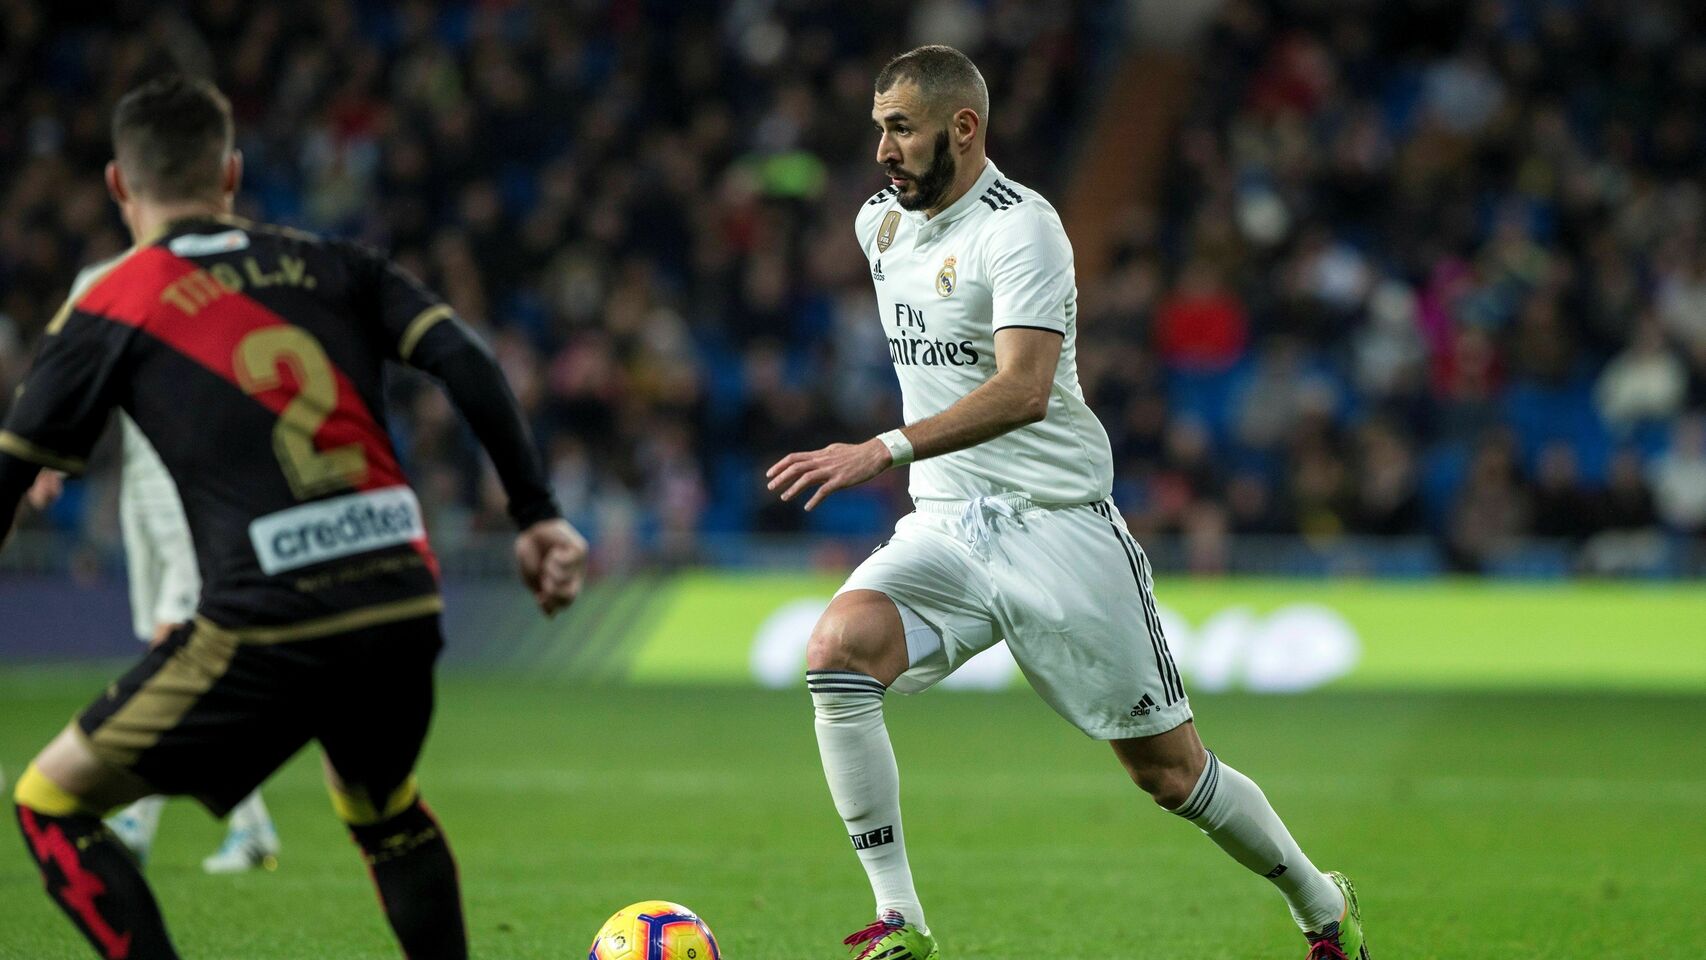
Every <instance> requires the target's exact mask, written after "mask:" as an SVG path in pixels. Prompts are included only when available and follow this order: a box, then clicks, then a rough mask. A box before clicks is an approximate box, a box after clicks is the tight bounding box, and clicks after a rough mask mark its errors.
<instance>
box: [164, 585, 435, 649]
mask: <svg viewBox="0 0 1706 960" xmlns="http://www.w3.org/2000/svg"><path fill="white" fill-rule="evenodd" d="M443 609H444V598H443V597H441V596H439V595H438V594H436V593H429V594H426V595H424V596H419V597H410V598H409V599H407V600H393V601H392V602H390V603H376V604H374V605H373V606H371V607H358V608H356V609H354V610H345V611H344V612H343V613H334V614H332V615H331V616H329V617H320V618H318V619H315V620H302V621H299V622H297V623H283V624H279V625H278V626H274V627H222V626H220V625H219V624H217V623H214V622H213V621H212V620H209V619H207V618H206V617H196V618H195V625H196V632H198V633H200V632H202V631H206V632H208V633H218V634H221V635H224V636H227V637H231V638H233V639H234V640H236V641H237V642H238V643H288V642H290V641H292V640H313V639H315V638H317V637H329V636H331V635H333V634H336V633H348V632H350V631H351V630H360V629H362V628H363V627H377V626H380V625H382V624H387V623H395V622H396V621H398V620H412V619H414V618H416V617H424V616H427V615H428V614H433V613H438V612H440V611H442V610H443Z"/></svg>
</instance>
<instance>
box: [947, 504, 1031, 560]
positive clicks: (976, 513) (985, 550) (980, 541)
mask: <svg viewBox="0 0 1706 960" xmlns="http://www.w3.org/2000/svg"><path fill="white" fill-rule="evenodd" d="M997 517H999V518H1002V519H1007V520H1018V518H1019V511H1018V510H1016V509H1014V507H1013V505H1012V504H1011V503H1008V502H1007V501H1006V500H1003V499H1001V498H999V497H973V498H972V499H970V500H967V501H966V506H965V509H964V510H962V511H960V529H961V530H962V531H963V532H964V535H965V538H966V543H967V544H969V545H970V546H971V548H972V549H973V550H976V551H977V552H979V553H981V554H983V555H984V556H988V555H989V546H990V545H991V544H993V543H994V542H995V519H996V518H997ZM1019 523H1020V525H1021V526H1022V525H1023V524H1024V521H1023V520H1019Z"/></svg>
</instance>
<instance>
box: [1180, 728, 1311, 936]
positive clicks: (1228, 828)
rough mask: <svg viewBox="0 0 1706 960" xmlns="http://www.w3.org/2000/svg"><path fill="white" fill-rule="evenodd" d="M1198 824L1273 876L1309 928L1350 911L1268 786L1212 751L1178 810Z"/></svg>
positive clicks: (1250, 865)
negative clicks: (1294, 836)
mask: <svg viewBox="0 0 1706 960" xmlns="http://www.w3.org/2000/svg"><path fill="white" fill-rule="evenodd" d="M1173 812H1174V813H1176V814H1178V815H1179V816H1181V817H1184V818H1185V819H1186V820H1189V821H1191V822H1192V823H1194V824H1196V825H1197V827H1198V828H1200V829H1201V830H1202V832H1203V833H1205V834H1207V835H1208V838H1209V839H1210V840H1213V841H1214V842H1215V843H1217V844H1219V845H1220V848H1221V849H1222V850H1225V851H1226V852H1227V853H1229V854H1231V855H1232V859H1234V860H1236V861H1238V862H1239V863H1241V864H1243V865H1244V866H1245V867H1246V868H1248V869H1249V870H1251V871H1253V872H1255V873H1258V874H1260V875H1262V876H1264V877H1266V878H1267V879H1268V880H1270V881H1272V882H1273V885H1274V886H1276V887H1278V888H1279V891H1280V893H1281V894H1282V895H1283V896H1284V897H1285V902H1286V905H1287V906H1289V907H1290V908H1291V916H1292V919H1293V920H1296V921H1297V925H1298V926H1299V927H1302V928H1303V930H1304V931H1305V932H1310V933H1313V932H1319V931H1320V930H1321V929H1322V928H1323V927H1325V926H1326V925H1327V924H1329V923H1332V922H1333V921H1335V920H1338V919H1339V918H1340V917H1341V916H1343V915H1344V912H1345V897H1344V894H1342V893H1340V892H1339V888H1338V886H1337V885H1336V884H1334V883H1333V881H1332V880H1329V879H1328V878H1327V877H1326V875H1325V874H1323V873H1322V872H1321V871H1319V870H1317V869H1315V865H1314V864H1313V863H1310V862H1309V858H1308V857H1306V856H1304V855H1303V850H1302V849H1301V848H1299V847H1298V845H1297V841H1296V840H1293V839H1292V838H1291V831H1289V830H1287V829H1286V828H1285V824H1284V823H1282V822H1280V818H1279V814H1277V813H1275V812H1274V808H1273V806H1272V805H1271V804H1269V803H1268V798H1267V797H1266V796H1265V795H1264V794H1263V793H1262V788H1261V787H1258V786H1256V784H1255V782H1254V781H1252V780H1251V779H1250V778H1249V777H1246V776H1244V775H1243V774H1242V773H1239V772H1238V771H1236V770H1234V769H1232V768H1231V767H1229V766H1227V765H1226V764H1224V763H1221V762H1220V758H1219V757H1216V756H1215V755H1214V752H1213V751H1209V754H1208V763H1207V764H1205V765H1204V766H1203V772H1202V776H1201V777H1199V778H1197V785H1196V787H1195V788H1193V789H1192V790H1191V795H1190V796H1189V797H1187V798H1186V799H1185V802H1184V803H1183V804H1182V805H1180V806H1179V807H1178V808H1177V809H1175V810H1174V811H1173Z"/></svg>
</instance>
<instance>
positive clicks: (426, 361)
mask: <svg viewBox="0 0 1706 960" xmlns="http://www.w3.org/2000/svg"><path fill="white" fill-rule="evenodd" d="M407 359H408V362H409V363H410V364H411V365H412V366H414V367H416V368H418V369H420V370H423V371H425V372H426V373H428V374H431V375H432V376H433V377H435V378H437V379H438V380H439V381H440V382H441V383H443V384H444V390H445V392H446V393H448V394H449V395H450V401H451V403H453V404H455V405H456V409H457V410H459V411H461V413H462V417H463V419H465V420H467V421H468V426H469V427H470V428H471V429H472V430H473V431H474V436H475V438H476V439H478V440H479V441H480V446H482V447H484V448H485V450H486V453H487V454H488V455H489V456H490V457H491V458H492V465H493V466H494V467H495V468H497V472H498V479H499V481H501V482H502V483H503V488H504V493H505V494H506V495H508V498H509V515H510V517H511V518H512V519H513V520H514V521H515V523H516V526H518V527H520V528H521V533H520V534H519V535H517V537H516V539H515V558H516V565H517V568H518V571H519V573H520V574H521V581H522V583H523V584H524V585H525V586H526V587H527V589H528V590H529V591H530V592H531V593H532V594H533V598H534V600H535V601H536V602H537V603H538V604H539V609H540V610H542V611H544V613H545V614H546V615H547V616H549V615H552V614H555V613H556V612H557V611H558V610H561V609H562V608H564V607H566V606H568V605H569V604H571V603H573V602H574V600H575V597H576V596H578V595H579V594H580V590H581V586H582V585H583V584H584V583H585V581H586V564H587V552H588V551H587V542H586V538H585V537H583V536H581V534H580V532H579V531H577V530H576V529H575V528H574V527H573V526H572V525H570V524H569V522H568V521H567V520H564V519H563V517H562V513H561V511H559V510H558V509H557V502H556V499H555V498H554V497H553V496H552V495H551V487H550V485H549V483H548V482H547V481H546V478H545V467H544V465H543V464H542V463H540V460H539V454H538V452H537V451H536V450H535V449H534V446H533V438H532V436H531V435H530V434H529V433H528V430H527V424H526V423H525V422H524V421H523V420H522V417H521V408H520V405H519V404H517V403H516V400H515V394H514V393H512V392H511V391H510V389H509V384H508V383H507V382H506V381H505V380H504V375H503V370H502V368H500V367H499V366H498V364H497V361H496V360H495V359H494V358H493V357H492V354H491V352H490V351H489V350H487V349H486V346H485V344H483V343H481V342H480V341H479V339H478V338H477V337H475V335H474V334H473V332H472V331H470V330H468V329H467V328H466V327H464V326H463V325H462V324H461V323H459V322H457V321H456V320H455V319H454V318H452V317H450V316H448V310H447V311H446V316H445V318H444V319H443V320H442V321H439V322H437V323H435V324H434V325H433V326H432V328H431V329H430V330H429V331H428V332H427V333H426V334H425V335H424V336H422V337H420V338H419V341H418V343H416V344H415V345H414V349H413V350H412V351H411V352H410V355H409V356H408V358H407Z"/></svg>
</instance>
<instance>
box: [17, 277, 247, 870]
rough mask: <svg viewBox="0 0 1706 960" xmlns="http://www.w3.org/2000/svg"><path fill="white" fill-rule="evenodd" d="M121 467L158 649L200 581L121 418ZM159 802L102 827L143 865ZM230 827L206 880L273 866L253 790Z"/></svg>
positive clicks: (127, 534)
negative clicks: (115, 837)
mask: <svg viewBox="0 0 1706 960" xmlns="http://www.w3.org/2000/svg"><path fill="white" fill-rule="evenodd" d="M110 265H111V264H110V262H108V263H102V264H97V265H95V266H92V267H88V268H86V269H84V270H83V271H82V272H81V273H79V274H78V275H77V279H76V281H75V282H74V283H73V284H72V286H71V299H72V300H76V299H77V295H78V294H79V293H81V292H82V291H83V290H84V289H86V288H87V287H89V286H90V285H91V284H93V283H94V282H95V281H96V280H98V279H100V277H101V276H102V275H103V274H104V273H105V272H106V270H107V268H108V267H109V266H110ZM117 416H118V420H119V425H120V428H121V431H122V442H123V451H124V454H123V455H124V466H123V469H122V471H121V474H120V479H119V499H118V513H119V527H120V530H121V532H122V533H123V536H124V559H125V568H126V571H127V572H128V574H129V579H130V615H131V625H132V627H133V628H134V629H135V631H136V636H137V638H138V639H140V640H142V641H143V642H144V643H158V642H159V641H160V640H162V639H164V638H165V636H166V635H167V634H168V633H170V632H171V631H172V629H173V628H174V627H176V626H178V625H179V624H181V623H183V622H184V621H186V620H189V619H191V618H193V617H194V616H195V609H196V601H197V600H198V599H199V598H200V597H201V574H200V573H199V572H198V571H197V570H196V559H195V547H194V546H193V545H192V544H191V543H190V527H189V520H187V519H186V518H185V517H184V505H183V502H182V501H181V500H180V499H179V498H178V488H177V486H176V485H174V484H173V483H172V477H171V475H170V474H168V473H167V472H166V466H165V464H163V463H161V462H160V455H159V454H158V453H155V452H154V447H153V446H152V445H151V444H149V442H148V438H147V437H145V436H143V435H142V431H141V430H139V429H137V427H136V424H135V423H133V422H132V421H131V419H130V418H129V417H128V416H125V415H124V414H123V413H119V414H117ZM63 484H64V474H61V473H58V472H57V471H54V470H43V471H42V472H41V474H40V475H39V476H38V477H37V478H36V483H35V485H34V486H33V487H32V488H31V489H30V494H29V499H30V503H31V504H32V505H33V506H35V507H36V508H37V509H42V508H44V507H46V506H48V505H49V504H51V503H52V502H53V501H54V500H56V499H58V497H59V495H60V492H61V490H62V489H63ZM165 805H166V798H165V797H162V796H153V797H143V798H142V799H141V800H138V801H136V802H135V803H133V804H131V805H130V806H128V807H125V808H124V809H123V810H120V811H119V812H117V813H115V814H113V815H112V816H111V817H109V818H108V819H107V826H108V827H110V828H111V829H112V831H113V832H114V833H115V834H117V835H118V837H119V839H120V840H123V841H124V844H125V846H127V847H129V848H130V849H131V850H132V851H133V852H134V853H135V854H136V856H137V859H139V860H141V861H144V862H146V861H147V859H148V852H149V849H150V848H151V847H153V845H154V834H155V832H156V831H157V830H158V829H159V826H160V811H161V808H162V807H164V806H165ZM229 823H230V826H229V828H228V829H227V831H226V834H225V841H224V842H223V843H222V844H220V846H219V849H218V850H217V851H215V852H214V853H213V854H211V855H210V856H207V857H205V858H203V859H202V861H201V865H202V869H203V870H206V871H207V872H208V873H241V872H243V871H245V870H250V869H253V868H255V867H259V866H266V867H268V868H269V869H270V868H272V867H273V866H275V865H276V864H277V862H278V852H279V840H278V831H277V829H276V828H274V826H273V822H272V816H271V815H270V814H269V813H268V812H267V806H266V803H265V802H264V801H263V800H262V799H261V792H260V791H259V790H256V791H255V792H254V793H251V794H249V795H248V796H247V797H245V798H244V799H243V801H242V802H241V803H239V804H237V806H235V807H233V808H232V810H231V817H230V821H229Z"/></svg>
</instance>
